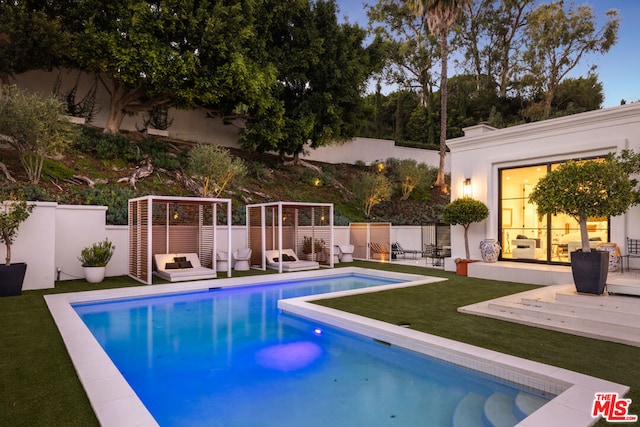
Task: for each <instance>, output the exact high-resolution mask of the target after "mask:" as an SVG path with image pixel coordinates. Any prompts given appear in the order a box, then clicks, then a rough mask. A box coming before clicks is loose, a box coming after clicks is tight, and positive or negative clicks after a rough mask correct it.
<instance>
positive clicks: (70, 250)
mask: <svg viewBox="0 0 640 427" xmlns="http://www.w3.org/2000/svg"><path fill="white" fill-rule="evenodd" d="M34 204H35V205H36V208H35V209H34V210H33V212H32V214H31V215H30V216H29V218H27V220H26V221H25V222H24V223H22V225H21V226H20V229H19V232H18V236H17V238H16V241H15V242H14V244H13V246H12V257H11V262H25V263H27V274H26V276H25V281H24V286H23V290H33V289H48V288H53V287H54V286H55V281H56V280H73V279H82V278H84V272H83V270H82V265H81V263H80V261H79V260H78V256H80V251H81V250H82V248H84V247H86V246H89V245H91V244H93V243H96V242H99V241H102V240H104V239H105V238H108V239H109V240H110V241H111V242H113V244H114V245H115V247H116V249H115V252H114V255H113V258H112V259H111V262H110V263H109V264H108V265H107V276H123V275H127V273H128V271H129V230H128V226H126V225H119V226H118V225H105V218H106V215H105V214H106V211H107V208H106V207H105V206H75V205H74V206H72V205H58V204H57V203H51V202H35V203H34ZM216 236H217V239H218V242H217V244H218V247H219V248H223V247H226V239H227V235H226V227H220V230H219V232H218V233H217V234H216ZM334 241H335V242H336V244H338V245H343V244H348V243H349V227H335V229H334ZM245 247H247V232H246V227H245V226H233V227H232V228H231V250H232V251H233V250H236V249H241V248H245ZM0 257H1V258H0V259H2V260H3V261H4V258H5V257H6V249H5V246H4V245H2V246H0Z"/></svg>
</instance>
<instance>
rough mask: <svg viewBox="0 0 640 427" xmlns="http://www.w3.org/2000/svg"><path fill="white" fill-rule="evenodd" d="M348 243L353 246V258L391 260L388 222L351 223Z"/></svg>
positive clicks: (389, 225)
mask: <svg viewBox="0 0 640 427" xmlns="http://www.w3.org/2000/svg"><path fill="white" fill-rule="evenodd" d="M349 241H350V242H351V244H352V245H353V246H354V250H353V257H354V258H356V259H364V260H371V259H376V260H381V261H389V260H390V259H391V223H390V222H352V223H350V224H349Z"/></svg>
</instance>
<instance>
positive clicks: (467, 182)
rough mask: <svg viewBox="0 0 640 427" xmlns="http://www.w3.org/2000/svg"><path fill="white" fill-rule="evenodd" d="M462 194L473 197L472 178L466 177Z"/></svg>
mask: <svg viewBox="0 0 640 427" xmlns="http://www.w3.org/2000/svg"><path fill="white" fill-rule="evenodd" d="M462 195H463V196H464V197H471V195H472V194H471V178H466V179H465V180H464V183H463V184H462Z"/></svg>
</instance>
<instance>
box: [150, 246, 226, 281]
mask: <svg viewBox="0 0 640 427" xmlns="http://www.w3.org/2000/svg"><path fill="white" fill-rule="evenodd" d="M153 258H154V260H155V264H156V270H155V271H154V272H153V274H154V275H156V276H158V277H160V278H161V279H165V280H168V281H170V282H181V281H187V280H202V279H215V278H216V276H217V275H216V271H215V270H214V269H212V268H206V267H203V266H202V265H201V264H200V259H199V258H198V254H195V253H185V254H156V255H154V256H153Z"/></svg>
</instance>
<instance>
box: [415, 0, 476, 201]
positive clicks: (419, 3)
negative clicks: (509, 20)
mask: <svg viewBox="0 0 640 427" xmlns="http://www.w3.org/2000/svg"><path fill="white" fill-rule="evenodd" d="M469 1H470V0H408V2H407V4H408V5H409V7H410V8H411V10H412V11H413V13H415V14H416V15H417V16H419V17H423V16H424V14H425V13H426V14H427V25H428V26H429V30H430V31H431V32H432V33H433V34H435V35H436V37H438V40H439V43H440V61H441V63H442V68H441V70H440V109H441V112H440V165H439V167H438V177H437V179H436V182H435V185H436V186H438V187H441V188H442V191H443V192H447V187H446V184H445V182H444V159H445V156H446V154H447V93H448V91H447V81H448V78H447V61H448V59H449V46H448V43H447V36H448V35H449V32H450V31H451V28H452V27H453V24H454V23H455V22H456V17H457V16H458V13H459V11H460V10H461V9H462V7H463V6H464V5H465V4H466V3H468V2H469Z"/></svg>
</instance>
